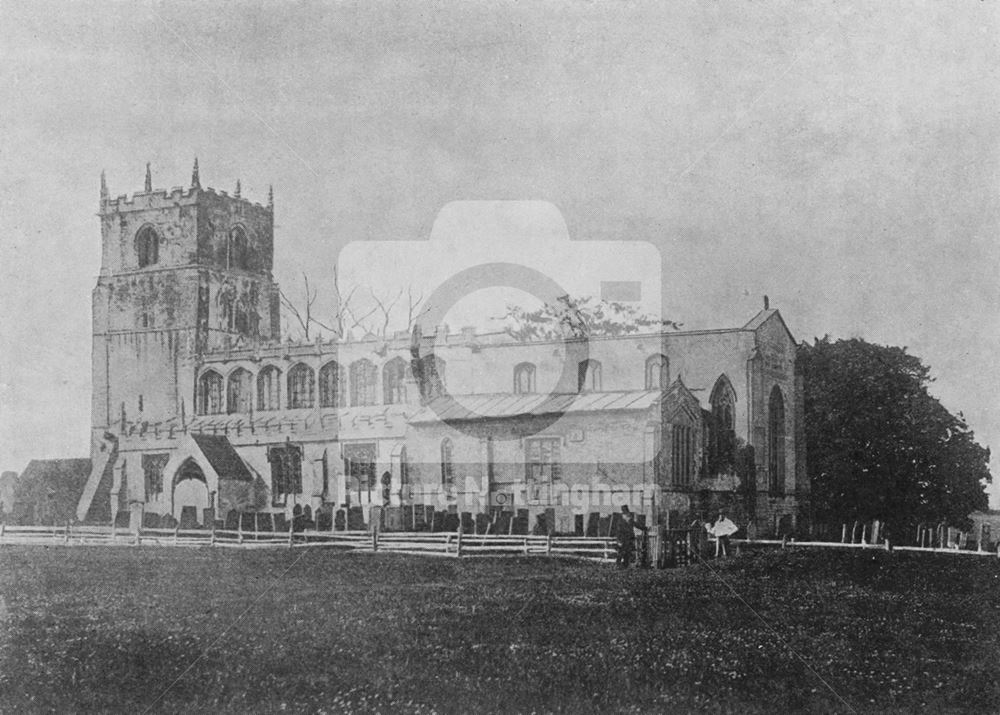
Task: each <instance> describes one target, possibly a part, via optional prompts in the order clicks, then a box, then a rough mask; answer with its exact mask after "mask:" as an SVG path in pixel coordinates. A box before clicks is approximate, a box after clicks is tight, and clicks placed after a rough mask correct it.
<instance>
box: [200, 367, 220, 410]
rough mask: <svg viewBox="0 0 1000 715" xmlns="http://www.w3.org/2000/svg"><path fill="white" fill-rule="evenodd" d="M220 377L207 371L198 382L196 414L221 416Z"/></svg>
mask: <svg viewBox="0 0 1000 715" xmlns="http://www.w3.org/2000/svg"><path fill="white" fill-rule="evenodd" d="M222 408H223V403H222V375H220V374H219V373H217V372H215V370H209V371H208V372H206V373H205V374H203V375H202V376H201V379H199V380H198V414H200V415H218V414H222Z"/></svg>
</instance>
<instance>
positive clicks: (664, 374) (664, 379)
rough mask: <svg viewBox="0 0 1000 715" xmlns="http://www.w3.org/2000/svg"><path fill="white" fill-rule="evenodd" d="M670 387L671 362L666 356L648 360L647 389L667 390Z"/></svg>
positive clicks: (655, 356) (651, 356) (652, 357)
mask: <svg viewBox="0 0 1000 715" xmlns="http://www.w3.org/2000/svg"><path fill="white" fill-rule="evenodd" d="M669 386H670V361H669V360H668V359H667V356H666V355H650V356H649V357H648V358H646V389H647V390H666V389H667V388H668V387H669Z"/></svg>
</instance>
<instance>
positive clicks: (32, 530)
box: [0, 524, 617, 561]
mask: <svg viewBox="0 0 1000 715" xmlns="http://www.w3.org/2000/svg"><path fill="white" fill-rule="evenodd" d="M5 544H24V545H29V544H38V545H52V544H62V545H67V546H79V545H88V546H89V545H102V544H103V545H117V546H178V547H224V548H250V549H252V548H274V547H285V548H303V547H322V546H325V547H331V548H339V549H343V550H355V551H386V552H391V553H401V554H421V555H438V556H452V557H466V556H498V555H503V554H520V555H558V556H564V557H565V556H571V557H578V558H586V559H593V560H596V561H613V560H614V559H615V557H616V555H617V545H616V542H615V540H614V539H612V538H610V537H581V536H516V535H505V534H465V533H462V532H435V533H427V532H378V531H311V530H310V531H294V530H293V529H291V528H289V530H288V531H287V532H280V531H244V530H242V529H235V530H234V529H180V528H175V529H163V528H142V529H140V530H138V531H134V530H130V529H124V528H118V527H111V526H89V525H88V526H82V525H70V524H67V525H65V526H10V525H5V524H0V546H2V545H5Z"/></svg>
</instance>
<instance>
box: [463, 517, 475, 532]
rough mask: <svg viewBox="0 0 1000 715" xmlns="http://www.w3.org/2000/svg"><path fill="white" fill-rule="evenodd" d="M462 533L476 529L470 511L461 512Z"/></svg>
mask: <svg viewBox="0 0 1000 715" xmlns="http://www.w3.org/2000/svg"><path fill="white" fill-rule="evenodd" d="M461 519H462V533H463V534H472V533H475V531H476V522H475V521H474V520H473V518H472V512H469V511H463V512H462V516H461Z"/></svg>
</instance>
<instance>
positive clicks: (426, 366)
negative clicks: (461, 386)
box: [418, 353, 445, 400]
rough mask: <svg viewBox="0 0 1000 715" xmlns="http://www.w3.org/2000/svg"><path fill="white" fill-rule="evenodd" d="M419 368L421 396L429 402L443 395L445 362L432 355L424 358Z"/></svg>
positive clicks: (421, 359)
mask: <svg viewBox="0 0 1000 715" xmlns="http://www.w3.org/2000/svg"><path fill="white" fill-rule="evenodd" d="M418 366H419V368H420V375H419V383H420V394H421V395H422V396H423V397H424V398H425V399H428V400H430V399H433V398H435V397H440V396H441V395H443V394H444V392H445V381H444V371H445V361H444V360H443V359H441V358H439V357H438V356H437V355H434V354H433V353H432V354H430V355H424V356H422V357H421V358H420V361H419V363H418Z"/></svg>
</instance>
